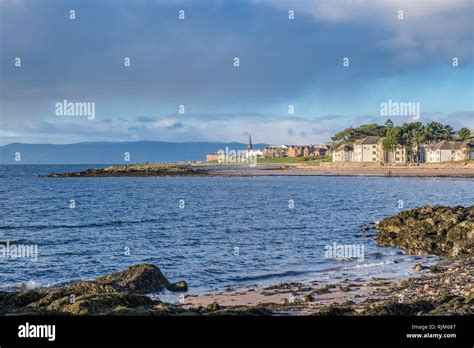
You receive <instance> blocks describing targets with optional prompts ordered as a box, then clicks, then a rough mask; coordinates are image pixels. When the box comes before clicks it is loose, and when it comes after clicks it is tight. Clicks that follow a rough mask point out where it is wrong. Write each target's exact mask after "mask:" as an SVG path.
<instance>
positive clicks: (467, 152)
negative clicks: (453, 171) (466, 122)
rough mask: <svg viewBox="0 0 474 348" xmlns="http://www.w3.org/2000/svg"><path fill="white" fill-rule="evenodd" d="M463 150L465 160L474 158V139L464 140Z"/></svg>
mask: <svg viewBox="0 0 474 348" xmlns="http://www.w3.org/2000/svg"><path fill="white" fill-rule="evenodd" d="M461 151H462V154H463V159H464V160H466V161H468V160H474V139H467V140H465V141H463V142H462V144H461Z"/></svg>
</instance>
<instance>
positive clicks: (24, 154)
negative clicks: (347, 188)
mask: <svg viewBox="0 0 474 348" xmlns="http://www.w3.org/2000/svg"><path fill="white" fill-rule="evenodd" d="M265 146H266V144H254V148H264V147H265ZM226 147H228V148H229V149H230V150H244V149H246V148H247V144H242V143H236V142H232V143H221V142H185V143H173V142H161V141H136V142H83V143H76V144H65V145H52V144H23V143H12V144H8V145H3V146H0V164H108V163H111V164H119V163H144V162H150V163H159V162H178V161H205V160H206V154H207V153H210V152H216V151H218V150H224V151H225V149H226ZM126 153H129V154H130V162H125V160H124V158H125V156H126ZM18 154H19V155H20V157H21V160H20V161H15V158H18Z"/></svg>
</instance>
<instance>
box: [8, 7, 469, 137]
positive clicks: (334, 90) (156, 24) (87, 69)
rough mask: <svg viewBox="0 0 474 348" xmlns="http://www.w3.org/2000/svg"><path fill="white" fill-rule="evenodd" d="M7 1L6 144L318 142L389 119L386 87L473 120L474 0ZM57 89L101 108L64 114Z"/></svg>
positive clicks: (396, 96)
mask: <svg viewBox="0 0 474 348" xmlns="http://www.w3.org/2000/svg"><path fill="white" fill-rule="evenodd" d="M71 9H73V10H75V11H76V19H75V20H70V19H69V11H70V10H71ZM180 10H184V11H185V16H186V18H185V20H179V18H178V11H180ZM289 10H293V11H294V13H295V19H294V20H289V19H288V11H289ZM399 10H402V11H403V17H404V18H403V19H398V18H397V16H398V15H399V12H398V11H399ZM0 11H1V13H0V16H1V17H0V19H1V24H0V48H1V58H0V63H1V66H0V69H1V70H0V73H1V75H0V100H1V105H0V112H1V120H0V132H1V133H0V144H7V143H11V142H30V143H71V142H78V141H133V140H161V141H178V142H182V141H196V140H202V141H241V142H245V141H246V136H247V134H248V133H249V132H250V133H252V135H253V138H254V140H255V141H256V142H266V143H295V144H305V143H317V142H321V141H327V140H329V137H330V136H331V135H332V134H334V133H335V132H337V131H338V130H340V129H342V128H345V127H348V126H351V125H352V126H356V125H358V124H361V123H365V122H379V123H383V122H384V121H385V117H382V116H380V103H382V102H386V101H388V100H389V99H391V100H393V101H400V102H418V103H420V107H421V112H422V116H421V121H429V120H440V121H442V122H446V123H450V124H452V125H453V126H455V128H459V127H461V126H466V127H470V128H472V129H474V64H473V63H474V61H473V58H474V46H473V45H474V38H473V37H474V34H473V32H474V30H473V27H474V26H473V19H472V18H473V17H474V2H473V1H471V0H452V1H444V0H431V1H421V0H410V1H408V0H385V1H375V0H372V1H366V0H358V1H349V0H339V1H338V0H319V1H277V0H253V1H250V0H249V1H237V0H235V1H232V0H225V1H224V0H220V1H217V0H215V1H214V0H201V1H179V0H176V1H171V0H161V1H160V0H153V1H151V0H129V1H123V0H115V1H112V0H107V1H106V0H96V1H91V0H81V1H69V0H3V1H1V2H0ZM15 57H20V58H21V60H22V66H21V67H19V68H18V67H15V66H14V60H15ZM124 57H130V59H131V66H130V67H128V68H126V67H124V66H123V59H124ZM234 57H238V58H239V59H240V66H239V67H238V68H236V67H234V66H233V59H234ZM344 57H348V58H349V60H350V61H349V64H350V65H349V67H343V66H342V59H343V58H344ZM453 57H457V58H458V59H459V66H458V67H456V68H454V67H453V66H452V64H451V63H452V58H453ZM63 99H67V100H69V101H78V102H94V103H95V105H96V117H95V119H93V120H89V119H87V118H78V117H69V118H68V117H58V116H56V115H55V104H56V103H57V102H60V101H62V100H63ZM290 104H291V105H294V108H295V113H294V114H291V115H290V114H288V105H290ZM179 105H184V106H185V113H184V114H179V113H178V107H179ZM392 119H393V120H394V121H395V122H397V123H398V122H405V121H407V120H409V118H407V117H402V116H398V117H393V118H392Z"/></svg>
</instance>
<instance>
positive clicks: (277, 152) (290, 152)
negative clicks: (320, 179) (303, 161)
mask: <svg viewBox="0 0 474 348" xmlns="http://www.w3.org/2000/svg"><path fill="white" fill-rule="evenodd" d="M332 149H333V148H332V146H331V145H329V144H319V145H277V146H267V147H266V148H265V149H264V150H263V157H265V158H280V157H326V156H330V155H331V154H332Z"/></svg>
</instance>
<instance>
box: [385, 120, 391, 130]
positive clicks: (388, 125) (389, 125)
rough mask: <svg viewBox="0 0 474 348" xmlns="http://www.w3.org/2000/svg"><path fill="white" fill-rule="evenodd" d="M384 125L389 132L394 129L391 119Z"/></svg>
mask: <svg viewBox="0 0 474 348" xmlns="http://www.w3.org/2000/svg"><path fill="white" fill-rule="evenodd" d="M384 125H385V127H387V130H388V129H390V128H393V122H392V120H391V119H388V120H387V121H385V123H384Z"/></svg>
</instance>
